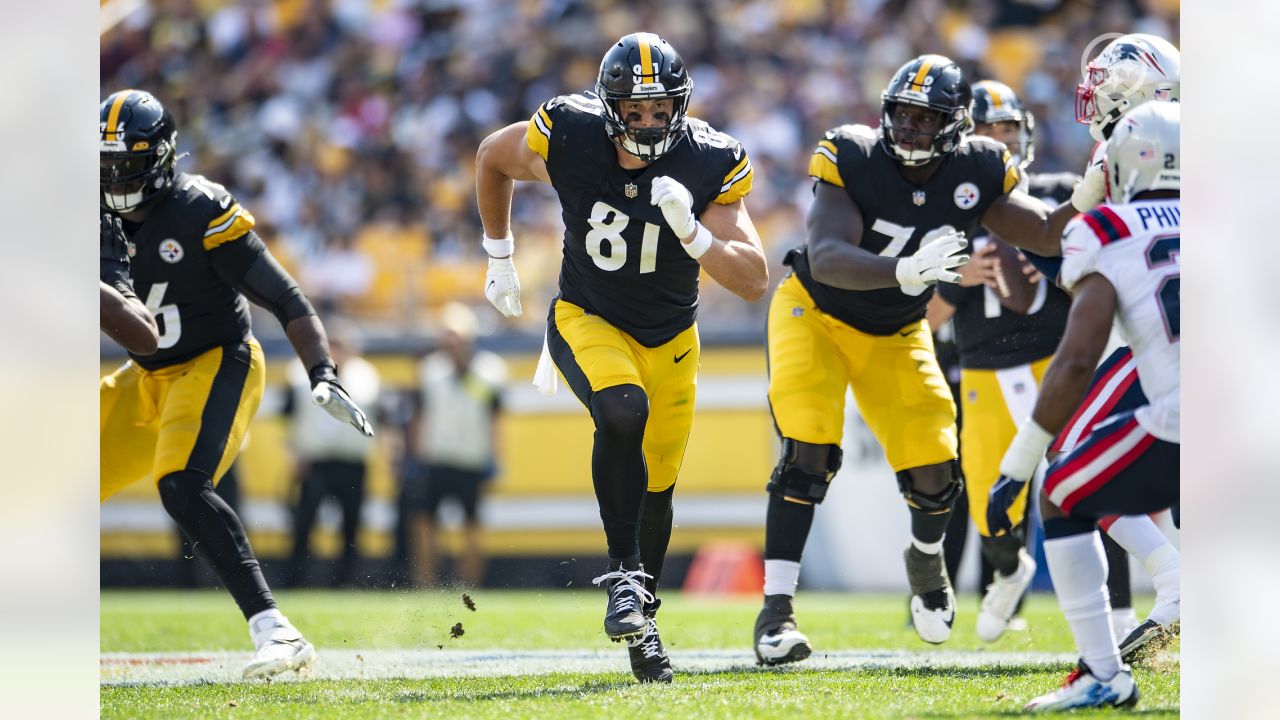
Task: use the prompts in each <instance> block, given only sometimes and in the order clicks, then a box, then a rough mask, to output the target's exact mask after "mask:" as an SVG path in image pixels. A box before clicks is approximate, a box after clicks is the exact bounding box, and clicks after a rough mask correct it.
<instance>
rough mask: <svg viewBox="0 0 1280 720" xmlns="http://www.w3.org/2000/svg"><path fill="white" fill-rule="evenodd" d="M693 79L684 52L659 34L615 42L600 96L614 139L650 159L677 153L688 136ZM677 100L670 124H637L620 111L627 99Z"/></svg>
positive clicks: (602, 77)
mask: <svg viewBox="0 0 1280 720" xmlns="http://www.w3.org/2000/svg"><path fill="white" fill-rule="evenodd" d="M692 93H693V79H692V78H690V77H689V72H688V70H687V69H686V68H685V65H684V60H683V59H681V57H680V53H677V52H676V49H675V48H673V47H671V44H670V43H668V42H667V41H666V40H663V39H662V38H660V37H658V36H657V35H654V34H653V33H647V32H639V33H632V34H630V35H627V36H625V37H623V38H622V39H621V40H619V41H618V42H616V43H614V45H613V47H611V48H609V51H608V52H607V53H605V55H604V59H603V60H601V61H600V76H599V78H598V79H597V81H596V95H598V96H599V97H600V101H601V102H602V103H604V122H605V129H606V131H607V132H608V133H609V137H610V138H611V139H612V140H613V142H614V143H615V144H616V145H617V146H618V147H620V148H622V149H623V150H626V151H627V152H629V153H631V154H632V155H635V156H636V157H638V158H640V159H641V160H644V161H645V162H653V161H654V160H657V159H658V158H659V157H661V156H662V155H664V154H665V153H668V152H670V151H671V149H672V148H674V147H675V146H676V145H678V144H679V143H680V141H681V140H682V139H683V138H684V136H685V114H686V112H687V111H688V109H689V97H690V95H692ZM662 98H671V100H672V101H673V107H672V109H671V117H670V118H669V119H668V120H667V124H666V125H665V126H664V127H654V128H633V127H629V126H628V125H627V121H626V117H625V115H623V113H622V112H620V111H619V109H618V102H619V101H621V100H658V99H662Z"/></svg>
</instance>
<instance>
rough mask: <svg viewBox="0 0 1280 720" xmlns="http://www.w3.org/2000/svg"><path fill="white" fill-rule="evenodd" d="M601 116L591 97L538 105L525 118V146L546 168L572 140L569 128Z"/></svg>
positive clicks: (562, 97)
mask: <svg viewBox="0 0 1280 720" xmlns="http://www.w3.org/2000/svg"><path fill="white" fill-rule="evenodd" d="M602 112H603V108H601V107H600V101H599V100H598V99H596V97H595V96H594V95H590V94H585V93H583V94H576V95H558V96H556V97H553V98H551V99H550V100H548V101H546V102H544V103H542V105H540V106H539V107H538V110H537V112H535V113H534V114H533V116H532V117H531V118H529V129H528V130H527V131H526V132H525V143H527V144H528V145H529V149H530V150H533V151H534V152H535V153H537V154H538V157H541V158H542V159H543V160H545V161H546V162H547V163H548V165H550V164H551V163H552V162H554V160H553V158H556V159H559V157H560V155H561V154H562V153H563V152H564V151H565V150H566V149H567V148H566V144H567V143H568V142H569V140H570V139H571V138H572V136H573V132H572V130H571V128H573V127H575V126H578V125H581V124H584V123H590V122H592V120H594V119H596V118H599V116H600V114H601V113H602Z"/></svg>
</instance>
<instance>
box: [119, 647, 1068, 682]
mask: <svg viewBox="0 0 1280 720" xmlns="http://www.w3.org/2000/svg"><path fill="white" fill-rule="evenodd" d="M318 653H319V656H318V660H317V662H316V664H315V666H314V669H313V671H312V673H311V675H310V676H309V679H315V680H377V679H393V678H407V679H416V678H437V677H493V676H503V675H545V674H548V673H556V672H570V673H609V672H618V673H627V674H628V675H629V674H630V671H631V666H630V664H629V663H628V661H627V654H626V652H625V651H623V650H622V649H621V648H617V649H602V650H447V649H445V650H438V649H434V648H432V649H429V650H422V649H378V650H346V649H344V650H337V649H333V650H329V649H325V648H319V649H318ZM249 657H250V655H249V653H240V652H204V653H105V654H103V655H101V656H100V660H99V667H100V672H101V684H102V685H188V684H222V683H234V682H240V671H241V669H242V668H243V667H244V664H245V663H246V662H248V661H249ZM1074 660H1075V656H1074V655H1072V654H1069V653H1046V652H982V651H939V650H935V651H919V652H909V651H905V650H840V651H836V652H829V653H822V652H818V653H815V654H814V655H813V656H812V657H810V658H809V659H808V660H805V661H804V662H801V663H798V664H796V665H793V666H791V667H794V668H796V669H798V670H836V671H839V670H859V669H912V668H936V667H944V668H976V667H990V666H1006V667H1007V666H1017V667H1026V666H1036V667H1061V668H1063V669H1065V668H1067V667H1068V666H1069V665H1070V664H1071V663H1072V662H1073V661H1074ZM671 662H672V665H673V666H674V667H675V670H676V673H677V674H679V673H682V672H684V673H689V672H715V671H723V670H751V669H753V668H755V667H756V665H755V658H754V656H753V655H752V654H751V653H750V651H746V650H677V651H675V652H673V653H672V654H671ZM297 679H298V676H297V674H296V673H286V674H284V675H282V676H280V677H279V678H277V681H280V680H283V681H286V682H288V681H296V680H297Z"/></svg>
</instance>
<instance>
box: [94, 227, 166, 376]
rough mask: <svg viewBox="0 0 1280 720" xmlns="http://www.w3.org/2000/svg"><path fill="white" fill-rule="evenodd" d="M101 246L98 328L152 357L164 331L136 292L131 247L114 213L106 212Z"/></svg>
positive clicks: (125, 347)
mask: <svg viewBox="0 0 1280 720" xmlns="http://www.w3.org/2000/svg"><path fill="white" fill-rule="evenodd" d="M100 246H101V260H100V261H99V270H98V326H99V327H100V328H102V331H103V332H104V333H106V334H107V336H108V337H110V338H111V339H112V340H115V341H116V342H117V343H119V344H120V347H122V348H124V349H125V350H128V351H129V352H131V353H135V354H137V355H150V354H151V353H153V352H155V351H156V347H157V346H158V345H159V343H160V331H159V330H158V329H157V328H156V319H155V318H154V317H152V316H151V311H150V310H147V307H146V306H145V305H143V304H142V301H141V300H139V299H138V296H137V295H135V294H134V292H133V280H132V279H131V278H130V277H129V250H130V247H131V245H130V243H129V240H128V239H127V238H126V237H125V235H124V227H122V226H121V224H120V218H119V217H117V216H116V215H115V214H114V213H102V223H101V242H100Z"/></svg>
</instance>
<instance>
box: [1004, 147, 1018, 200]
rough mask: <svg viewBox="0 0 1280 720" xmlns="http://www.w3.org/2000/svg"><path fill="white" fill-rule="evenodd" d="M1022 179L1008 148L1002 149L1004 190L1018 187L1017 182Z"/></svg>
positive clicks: (1007, 190)
mask: <svg viewBox="0 0 1280 720" xmlns="http://www.w3.org/2000/svg"><path fill="white" fill-rule="evenodd" d="M1021 180H1022V170H1021V169H1019V168H1018V164H1017V163H1015V162H1014V161H1013V156H1012V155H1010V154H1009V151H1008V150H1005V151H1004V190H1003V192H1006V193H1008V192H1010V191H1012V190H1013V189H1014V188H1016V187H1018V183H1019V182H1021Z"/></svg>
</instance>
